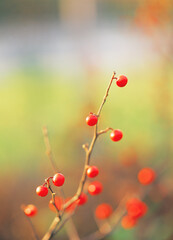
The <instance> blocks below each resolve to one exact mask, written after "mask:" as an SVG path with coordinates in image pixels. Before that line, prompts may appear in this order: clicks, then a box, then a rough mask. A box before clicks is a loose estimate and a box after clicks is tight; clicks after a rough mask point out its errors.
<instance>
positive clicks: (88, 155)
mask: <svg viewBox="0 0 173 240" xmlns="http://www.w3.org/2000/svg"><path fill="white" fill-rule="evenodd" d="M115 74H116V73H115V72H114V73H113V76H112V78H111V81H110V83H109V85H108V88H107V90H106V94H105V96H104V98H103V101H102V103H101V105H100V107H99V110H98V112H97V117H98V119H99V117H100V114H101V111H102V108H103V106H104V104H105V102H106V99H107V97H108V94H109V90H110V87H111V85H112V82H113V80H114V79H116V77H115ZM97 126H98V123H97V124H96V125H95V126H94V135H93V138H92V141H91V143H90V145H89V146H88V145H87V144H84V145H83V148H84V150H85V152H86V158H85V165H84V169H83V174H82V177H81V180H80V183H79V186H78V189H77V192H76V194H75V195H74V197H72V198H71V199H70V200H69V201H68V202H67V203H65V204H63V208H62V211H64V210H65V209H66V208H68V207H69V206H70V205H71V204H72V203H74V202H75V201H76V200H77V199H78V198H79V197H80V195H81V193H82V192H83V188H84V185H85V182H86V179H87V175H86V169H87V168H88V166H89V164H90V159H91V154H92V152H93V149H94V146H95V143H96V140H97V138H98V136H99V135H100V134H101V133H98V131H97ZM43 134H44V140H45V145H46V150H47V151H46V153H47V156H48V157H49V159H50V162H51V163H52V167H53V169H54V170H56V166H55V164H54V161H53V156H52V151H51V147H50V142H49V138H48V131H47V128H46V127H44V128H43ZM74 212H75V211H74ZM73 214H74V213H73ZM70 218H71V215H70V216H69V217H67V218H65V220H63V221H61V222H60V218H58V219H59V220H58V221H57V220H56V218H55V219H54V220H53V222H52V225H51V227H50V228H49V230H48V232H47V233H46V234H45V236H44V237H43V239H42V240H49V239H51V237H52V236H54V235H55V234H56V233H57V232H58V231H59V230H60V229H61V228H62V227H63V226H64V224H65V222H67V221H68V220H69V219H70ZM59 223H60V224H59ZM58 224H59V227H58V228H57V226H58Z"/></svg>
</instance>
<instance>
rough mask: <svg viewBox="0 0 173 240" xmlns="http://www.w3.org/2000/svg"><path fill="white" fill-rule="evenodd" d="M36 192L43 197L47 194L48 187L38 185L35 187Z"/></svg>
mask: <svg viewBox="0 0 173 240" xmlns="http://www.w3.org/2000/svg"><path fill="white" fill-rule="evenodd" d="M36 193H37V195H38V196H40V197H45V196H46V195H47V194H48V189H47V187H45V186H38V187H37V188H36Z"/></svg>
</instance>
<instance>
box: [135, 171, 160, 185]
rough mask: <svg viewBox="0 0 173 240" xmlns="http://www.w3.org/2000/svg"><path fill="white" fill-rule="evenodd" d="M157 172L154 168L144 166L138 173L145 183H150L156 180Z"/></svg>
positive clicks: (140, 180)
mask: <svg viewBox="0 0 173 240" xmlns="http://www.w3.org/2000/svg"><path fill="white" fill-rule="evenodd" d="M155 177H156V173H155V171H154V170H153V169H152V168H142V169H141V170H140V171H139V173H138V180H139V182H140V183H141V184H143V185H148V184H150V183H152V182H153V181H154V180H155Z"/></svg>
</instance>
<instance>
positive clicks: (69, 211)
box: [65, 197, 77, 213]
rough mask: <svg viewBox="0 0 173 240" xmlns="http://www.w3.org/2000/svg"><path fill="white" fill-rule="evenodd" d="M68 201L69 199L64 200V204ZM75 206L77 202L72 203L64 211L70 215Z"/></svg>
mask: <svg viewBox="0 0 173 240" xmlns="http://www.w3.org/2000/svg"><path fill="white" fill-rule="evenodd" d="M70 199H71V198H70V197H68V198H66V199H65V203H67V202H68V201H69V200H70ZM76 206H77V202H73V203H71V204H70V205H69V206H68V207H67V208H66V209H65V211H66V212H68V213H72V212H73V211H74V210H75V208H76Z"/></svg>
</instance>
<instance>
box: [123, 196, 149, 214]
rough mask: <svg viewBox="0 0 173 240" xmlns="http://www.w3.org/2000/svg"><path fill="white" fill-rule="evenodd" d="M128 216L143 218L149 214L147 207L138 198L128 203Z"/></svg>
mask: <svg viewBox="0 0 173 240" xmlns="http://www.w3.org/2000/svg"><path fill="white" fill-rule="evenodd" d="M126 209H127V212H128V215H129V216H131V217H133V218H140V217H143V216H144V215H145V214H146V212H147V205H146V204H145V203H144V202H142V201H141V200H139V199H137V198H131V199H129V200H128V201H127V203H126Z"/></svg>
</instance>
